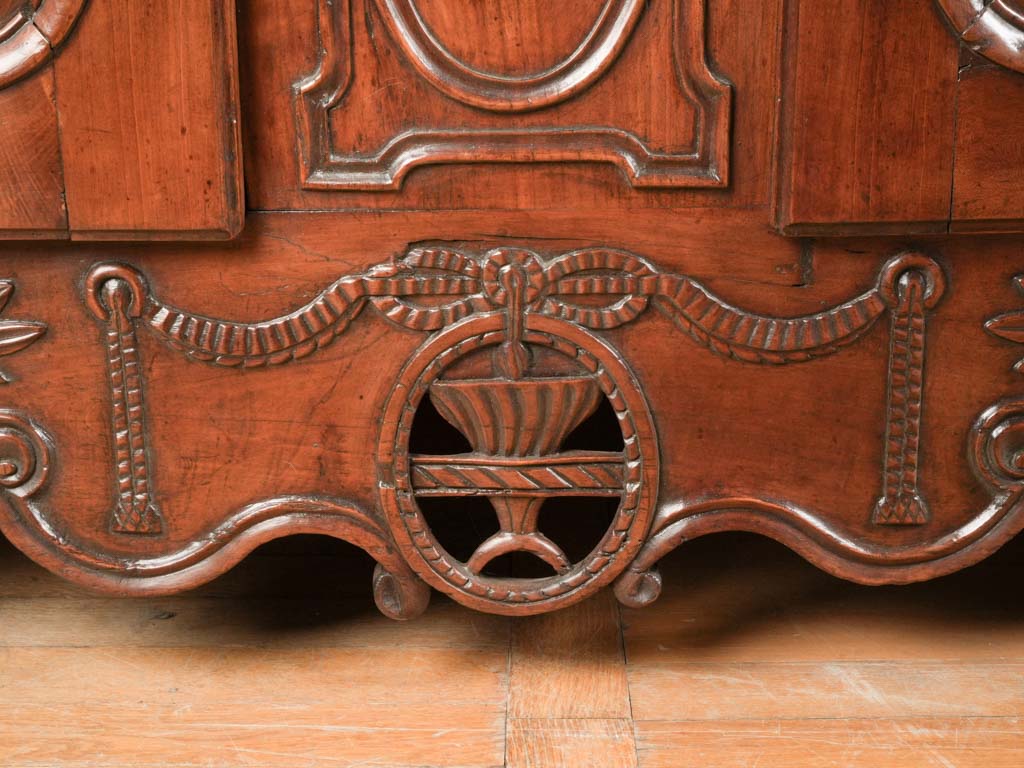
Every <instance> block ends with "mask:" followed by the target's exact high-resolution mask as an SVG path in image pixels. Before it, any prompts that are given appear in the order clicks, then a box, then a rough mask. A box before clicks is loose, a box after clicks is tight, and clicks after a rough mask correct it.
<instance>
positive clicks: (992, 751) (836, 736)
mask: <svg viewBox="0 0 1024 768" xmlns="http://www.w3.org/2000/svg"><path fill="white" fill-rule="evenodd" d="M637 742H638V744H637V748H638V753H639V757H640V768H751V766H759V767H760V766H786V768H860V767H861V766H871V768H1019V766H1021V765H1024V721H1022V720H1019V719H1017V718H974V719H972V718H955V719H907V718H894V719H891V720H846V719H842V720H760V721H732V722H727V723H721V722H706V723H664V722H641V723H637Z"/></svg>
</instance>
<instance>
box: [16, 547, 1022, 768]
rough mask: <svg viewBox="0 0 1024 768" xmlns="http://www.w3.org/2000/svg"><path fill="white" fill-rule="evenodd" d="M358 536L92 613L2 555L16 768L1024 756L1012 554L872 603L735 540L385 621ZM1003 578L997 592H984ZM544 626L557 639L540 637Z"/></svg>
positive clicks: (475, 767)
mask: <svg viewBox="0 0 1024 768" xmlns="http://www.w3.org/2000/svg"><path fill="white" fill-rule="evenodd" d="M353 554H354V552H353V550H351V549H350V548H349V547H348V546H347V545H344V544H338V543H335V542H332V541H330V540H325V539H316V538H299V539H293V540H288V541H282V542H277V543H275V544H273V545H269V546H267V547H265V548H263V549H261V550H259V551H258V552H256V553H255V554H254V555H252V556H251V557H250V558H248V559H247V560H246V561H245V562H244V563H242V564H241V565H240V566H239V567H238V568H237V569H235V570H234V571H232V572H230V573H229V574H227V575H225V576H224V577H222V578H220V579H218V580H216V581H214V582H212V583H211V584H209V585H207V586H206V587H204V588H203V589H201V590H199V591H197V592H195V593H192V594H189V595H185V596H180V597H174V598H156V599H142V600H112V599H104V598H96V597H95V596H93V595H91V594H89V593H86V592H83V591H81V590H80V589H78V588H76V587H73V586H70V585H68V584H67V583H66V582H64V581H61V580H59V579H57V578H56V577H54V576H52V575H50V574H48V573H47V572H45V571H43V570H42V569H40V568H39V567H38V566H36V565H34V564H32V563H31V562H29V561H28V560H27V559H26V558H24V556H22V555H21V554H20V553H18V552H17V551H16V550H14V549H13V548H12V547H10V546H9V545H8V544H6V543H2V544H0V686H2V690H3V693H4V695H3V697H2V700H0V756H2V759H3V764H4V765H5V766H10V768H29V766H38V765H40V764H42V765H47V766H49V767H50V768H71V767H72V766H73V767H74V768H101V766H102V768H127V766H134V767H139V766H142V767H144V768H164V767H165V766H172V765H173V766H201V765H211V764H216V765H218V766H226V767H230V766H295V765H304V766H311V767H312V766H317V767H319V766H334V765H339V766H362V765H368V764H369V765H386V766H392V767H393V768H406V767H408V768H413V767H415V768H428V767H430V768H433V767H435V766H436V767H437V768H442V767H443V768H451V766H461V767H463V768H484V767H487V768H497V767H498V766H507V767H508V768H520V767H523V766H529V768H590V767H591V766H609V768H624V767H629V766H637V767H638V768H668V767H669V766H671V768H691V766H692V768H701V767H702V766H715V768H746V767H747V766H750V765H753V764H756V765H759V766H780V767H781V766H787V767H788V766H793V765H796V766H830V767H831V766H836V767H837V768H838V767H840V766H843V767H845V766H851V765H864V764H866V763H870V764H871V765H878V766H885V767H887V768H897V767H899V768H903V767H904V766H909V767H910V768H933V767H934V766H949V765H955V766H958V767H959V766H967V768H975V767H977V768H983V767H987V766H997V768H1011V767H1012V766H1016V765H1018V764H1019V762H1020V760H1021V759H1022V758H1024V715H1022V710H1024V676H1022V674H1021V670H1022V669H1024V644H1022V642H1021V640H1020V638H1021V637H1022V636H1024V633H1022V629H1024V613H1022V612H1021V610H1020V607H1019V604H1018V601H1017V600H1016V599H1015V596H1014V592H1013V589H1012V587H1011V586H1010V585H1012V584H1013V583H1015V580H1016V579H1017V578H1018V577H1019V575H1020V573H1021V570H1022V568H1024V549H1022V547H1021V545H1020V544H1018V543H1016V542H1015V543H1013V544H1011V545H1009V546H1008V547H1007V548H1006V549H1004V550H1003V551H1002V552H1001V553H999V554H998V555H997V556H995V557H994V558H992V559H990V560H989V561H986V563H984V564H983V565H980V566H978V567H977V568H975V569H971V570H969V571H965V572H963V573H961V574H957V575H955V576H952V577H948V578H946V579H941V580H938V581H934V582H929V583H928V584H922V585H916V586H912V587H901V588H896V587H886V588H867V587H858V586H855V585H851V584H848V583H844V582H841V581H838V580H836V579H834V578H832V577H829V576H827V575H825V574H822V573H821V572H819V571H817V570H816V569H814V568H813V567H811V566H809V565H807V564H806V563H804V562H803V561H801V560H800V559H799V558H798V557H796V556H795V555H793V554H791V553H788V552H786V551H785V550H784V549H783V548H781V547H779V546H777V545H775V544H771V543H769V542H766V541H764V540H761V539H756V538H753V537H748V536H743V535H738V534H730V535H726V536H721V537H710V538H708V539H706V540H703V541H700V542H694V543H693V544H692V545H691V546H690V548H689V549H688V550H686V552H685V555H684V554H683V553H676V554H675V555H673V556H670V557H669V558H668V560H667V561H666V563H665V565H664V571H665V574H666V576H667V577H668V579H667V587H666V590H665V594H664V595H663V597H662V599H661V602H660V603H659V605H658V607H657V609H656V610H643V611H635V610H628V609H619V608H617V607H616V604H615V603H614V601H613V600H612V599H611V596H610V595H608V594H603V595H600V596H598V597H597V598H595V599H594V600H591V601H589V602H587V603H584V604H582V605H580V606H578V607H576V608H570V609H567V610H565V611H561V612H559V613H556V614H552V615H550V616H544V617H535V618H530V619H525V620H512V619H506V618H500V617H490V616H487V615H484V614H478V613H475V612H473V611H469V610H466V609H464V608H461V607H458V606H456V605H454V604H453V603H450V602H448V601H446V600H438V601H435V604H434V605H433V606H432V607H431V608H430V609H429V610H428V612H427V613H426V615H425V616H423V617H422V618H421V619H420V620H419V621H417V622H413V623H410V624H404V625H403V624H396V623H394V622H391V621H389V620H388V619H385V618H383V617H381V616H379V615H378V614H377V612H376V611H375V609H374V608H373V605H372V602H371V601H370V599H369V596H368V595H367V594H366V592H365V590H361V589H353V585H354V584H357V583H359V582H360V581H362V580H363V579H365V578H368V570H369V560H368V559H366V558H361V557H352V555H353ZM993 584H1004V585H1007V586H1006V587H1004V588H995V589H994V588H992V585H993ZM541 633H543V636H541Z"/></svg>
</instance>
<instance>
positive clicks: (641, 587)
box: [615, 568, 661, 608]
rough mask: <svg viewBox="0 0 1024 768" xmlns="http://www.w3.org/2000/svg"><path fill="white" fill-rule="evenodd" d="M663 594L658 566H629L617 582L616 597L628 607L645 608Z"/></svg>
mask: <svg viewBox="0 0 1024 768" xmlns="http://www.w3.org/2000/svg"><path fill="white" fill-rule="evenodd" d="M660 594H661V574H660V573H659V572H658V569H657V568H650V569H649V570H641V571H637V570H633V569H632V568H629V569H627V570H626V572H625V573H623V574H622V575H621V576H620V577H619V578H618V580H617V581H616V582H615V597H616V598H618V600H619V602H620V603H622V604H623V605H624V606H626V607H627V608H644V607H646V606H648V605H650V604H651V603H653V602H654V601H655V600H657V599H658V596H659V595H660Z"/></svg>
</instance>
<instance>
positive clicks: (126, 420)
mask: <svg viewBox="0 0 1024 768" xmlns="http://www.w3.org/2000/svg"><path fill="white" fill-rule="evenodd" d="M131 299H132V290H131V286H130V285H129V284H128V282H126V281H125V280H120V279H116V278H115V279H111V280H107V281H106V282H105V283H104V284H103V287H102V301H103V303H104V304H105V305H106V306H105V309H106V310H107V311H108V312H109V317H108V318H107V323H108V326H107V334H106V340H107V364H108V369H109V373H110V385H111V389H110V391H111V395H112V399H113V427H114V450H115V453H116V458H117V493H118V499H117V506H116V508H115V509H114V513H113V520H112V522H111V528H112V530H114V531H117V532H119V533H136V534H154V533H160V532H161V531H162V530H163V517H162V516H161V514H160V510H159V509H158V508H157V506H156V504H155V503H154V502H153V499H152V495H151V491H150V485H149V462H148V459H147V456H146V433H145V426H144V424H143V403H142V375H141V372H140V371H139V352H138V341H137V339H136V336H135V323H134V321H133V320H132V318H131V317H130V316H129V312H128V307H129V302H130V301H131Z"/></svg>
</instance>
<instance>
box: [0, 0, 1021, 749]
mask: <svg viewBox="0 0 1024 768" xmlns="http://www.w3.org/2000/svg"><path fill="white" fill-rule="evenodd" d="M840 6H841V7H839V8H837V9H836V10H835V11H834V12H832V13H822V11H821V9H820V8H818V7H817V6H815V5H814V4H812V3H806V2H802V1H801V2H794V3H791V4H789V6H788V9H789V13H788V14H787V15H786V18H785V19H783V18H782V6H781V3H778V2H771V1H770V0H768V1H766V2H763V3H757V4H755V7H753V8H752V7H751V6H750V4H749V3H739V2H735V1H734V0H715V1H714V2H711V1H710V0H652V2H647V3H641V2H636V1H635V0H612V1H610V2H607V3H601V2H591V1H590V0H573V1H572V2H571V3H570V4H569V5H568V9H569V10H567V11H566V12H567V13H570V14H571V15H570V17H569V19H567V20H566V21H565V23H564V24H560V25H555V23H554V22H553V20H552V19H551V18H549V16H548V15H546V13H545V9H546V6H545V4H543V3H540V2H532V1H531V2H523V3H515V4H511V3H499V2H490V1H489V0H488V2H481V3H476V2H473V3H469V2H463V1H462V0H429V1H428V0H341V1H339V2H317V3H311V4H308V6H306V7H301V8H300V7H298V6H297V5H296V4H295V3H285V2H277V1H276V0H275V1H272V2H266V3H258V4H256V3H254V4H246V5H243V7H242V8H241V10H242V12H243V13H242V15H241V17H240V18H241V19H243V23H242V27H241V30H240V31H239V33H238V42H239V57H240V58H239V66H240V71H241V75H242V82H243V84H244V96H243V97H242V98H241V102H240V103H241V110H242V112H241V114H243V115H244V118H245V124H246V129H245V137H246V138H245V152H246V159H247V164H248V168H247V173H248V179H249V183H248V184H249V185H248V189H247V194H248V197H249V202H250V206H251V208H252V211H251V212H250V215H249V216H248V225H247V227H246V228H245V230H244V231H243V232H241V233H240V234H239V236H238V237H237V238H236V239H234V240H232V241H231V242H226V243H205V244H201V243H191V244H189V243H183V242H172V243H162V244H161V243H152V242H146V241H151V240H154V239H160V238H169V239H181V240H188V239H195V238H204V237H205V238H209V239H212V238H218V237H228V236H230V235H232V234H234V233H235V231H236V230H237V229H238V228H239V227H240V226H241V221H242V220H241V207H242V202H241V201H242V194H241V189H240V184H241V176H240V172H239V169H238V167H237V163H238V157H239V156H238V153H237V144H236V139H237V135H238V115H239V114H240V113H239V112H237V111H235V108H236V106H237V104H236V101H237V100H236V93H235V86H234V79H233V77H234V56H235V51H234V41H235V31H234V26H233V24H234V20H233V16H232V15H231V13H230V4H229V3H223V2H217V3H215V2H209V3H206V4H200V5H199V6H197V7H194V8H190V11H189V13H188V14H184V13H183V12H182V11H181V10H180V9H178V8H177V7H171V6H170V5H166V4H159V3H158V4H155V5H154V4H143V5H139V4H131V3H124V2H120V1H119V0H95V2H93V3H90V4H89V6H88V7H87V9H86V11H85V13H84V14H83V15H82V17H81V18H80V19H79V21H78V24H77V27H76V31H75V33H74V34H73V35H72V36H71V37H70V38H69V39H68V40H67V41H66V42H65V44H64V46H63V47H62V49H61V50H60V51H59V52H58V53H57V54H56V56H55V58H54V59H53V63H52V64H44V65H43V68H41V69H37V70H36V71H34V72H33V73H31V74H27V75H25V76H23V77H22V78H21V79H20V80H19V82H18V83H16V84H15V85H13V86H12V87H11V88H9V89H7V90H5V91H0V96H3V97H4V98H10V99H11V100H12V101H13V100H15V99H18V98H28V97H25V96H23V95H21V96H19V94H23V93H29V92H31V89H33V88H36V89H37V88H39V87H42V86H45V84H46V82H47V81H46V80H45V79H44V78H46V77H48V76H53V77H54V78H55V79H54V82H55V83H56V89H55V91H53V98H52V99H51V100H49V101H48V102H47V103H46V104H44V105H43V106H46V105H47V104H48V105H49V107H50V108H51V111H50V112H45V111H43V112H39V109H41V107H39V106H37V107H36V108H35V111H33V112H31V113H29V118H30V119H27V120H25V121H24V123H22V122H19V121H13V122H12V123H11V124H12V125H14V126H15V127H17V128H18V131H17V132H16V134H17V135H16V137H15V138H16V139H17V141H18V142H24V140H25V134H26V132H27V131H30V130H31V127H32V126H33V125H35V124H36V123H34V122H33V120H38V121H39V123H38V124H39V125H40V126H43V127H46V126H51V127H52V123H51V122H49V121H48V118H47V115H50V117H53V116H55V117H56V118H57V119H58V125H59V127H60V136H59V138H60V142H59V150H60V152H61V153H62V154H61V159H60V161H59V163H58V162H55V161H53V160H52V157H53V156H54V155H53V149H54V148H55V145H54V144H53V143H52V142H51V143H48V144H46V143H44V145H43V146H42V147H41V154H40V155H39V158H38V160H33V161H32V162H26V156H25V155H24V154H23V153H22V152H20V151H12V152H9V153H7V155H6V157H8V163H9V164H10V165H12V167H13V166H14V165H15V164H16V163H21V167H24V168H25V169H26V170H25V171H24V176H25V178H26V180H31V179H34V180H35V181H34V182H33V184H34V186H32V187H31V188H27V189H26V193H25V194H24V195H20V194H17V193H15V194H10V193H8V194H6V196H0V201H4V204H5V205H6V207H7V209H9V210H11V211H14V212H17V211H18V210H20V209H19V206H21V207H22V208H23V209H24V210H25V211H26V214H24V215H22V214H17V215H15V214H12V215H13V216H14V220H13V223H12V224H11V226H10V229H11V230H12V231H13V230H14V229H19V228H20V231H22V232H25V233H36V234H38V233H45V232H47V231H52V232H55V233H60V232H61V227H62V226H63V224H62V219H60V218H59V217H58V218H53V217H52V216H53V213H54V211H57V212H59V211H60V209H59V208H55V207H53V200H54V199H55V198H56V196H57V195H58V194H59V192H60V188H61V187H60V183H59V178H60V177H59V176H58V175H54V174H57V173H58V172H59V171H60V170H61V169H62V170H63V184H64V185H65V186H66V197H67V208H68V215H67V216H68V218H67V224H66V230H67V232H69V233H70V237H71V239H72V240H75V239H79V240H81V239H91V240H103V239H105V240H135V241H138V242H134V243H132V242H127V243H110V242H108V243H99V242H93V243H74V242H72V243H67V244H59V245H55V244H49V245H47V244H42V243H34V244H33V243H28V242H25V243H20V244H17V245H9V246H5V247H4V249H3V255H4V259H3V265H4V266H3V271H0V278H2V279H3V280H4V282H3V283H2V284H0V292H2V296H0V298H2V300H3V306H2V307H0V308H2V309H3V310H4V319H3V320H2V321H0V353H3V354H5V355H9V356H10V359H9V361H8V360H5V366H4V374H5V376H6V377H7V378H10V379H11V382H10V383H9V384H8V385H7V386H6V387H5V388H4V390H3V394H4V396H3V397H0V500H2V502H3V503H2V504H0V529H2V531H3V533H4V534H5V535H6V536H7V537H8V538H10V539H11V541H13V542H14V543H15V545H16V546H18V547H19V548H20V549H22V550H23V551H24V552H26V553H27V554H28V555H29V556H31V557H32V558H34V559H35V560H37V561H38V562H40V563H42V564H43V565H45V566H46V567H48V568H50V569H51V570H53V571H55V572H57V573H60V574H62V575H63V576H65V577H67V578H69V579H72V580H74V581H77V582H79V583H81V584H85V585H87V586H90V587H93V588H96V589H99V590H103V591H106V592H108V593H112V594H115V595H160V594H169V593H173V592H177V591H180V590H183V589H187V588H190V587H194V586H197V585H199V584H201V583H204V582H206V581H209V580H210V579H212V578H214V577H215V576H217V575H219V574H221V573H223V572H224V571H225V570H227V569H229V568H230V567H232V566H233V565H235V564H236V563H237V562H238V561H239V560H240V559H241V558H243V557H244V556H245V555H246V554H247V553H248V552H250V551H251V550H252V549H253V548H254V547H256V546H257V545H260V544H262V543H264V542H267V541H269V540H271V539H274V538H277V537H281V536H285V535H289V534H295V533H322V534H328V535H331V536H336V537H338V538H342V539H344V540H346V541H349V542H351V543H353V544H355V545H357V546H359V547H361V548H363V549H365V550H366V551H367V552H369V553H370V555H371V556H372V557H373V558H374V560H375V561H376V563H377V568H376V571H375V574H374V576H373V579H372V582H373V583H372V588H373V592H374V596H375V598H376V600H377V603H378V605H379V606H380V608H381V610H382V611H384V613H386V614H387V615H389V616H393V617H396V618H410V617H412V616H415V615H416V614H418V613H420V612H421V611H423V610H424V609H425V607H426V605H427V600H428V597H429V588H430V587H433V588H436V589H438V590H440V591H442V592H444V593H446V594H448V595H450V596H451V597H452V598H453V599H455V600H457V601H459V602H461V603H463V604H465V605H467V606H470V607H472V608H474V609H478V610H482V611H489V612H493V613H500V614H508V615H528V614H536V613H543V612H546V611H551V610H554V609H556V608H563V607H567V606H570V605H572V604H575V603H578V602H580V601H583V600H584V599H586V598H587V597H590V596H592V595H594V594H595V593H597V592H598V591H599V590H600V589H601V588H602V587H604V586H610V585H614V588H615V594H616V595H617V596H618V598H619V599H620V600H621V601H623V602H624V603H626V604H628V605H631V606H641V605H646V604H648V603H650V602H651V601H652V600H653V599H654V598H655V597H657V595H658V593H659V591H660V590H661V586H662V583H661V576H660V575H659V573H658V571H657V563H658V561H659V559H661V558H662V557H663V556H664V555H665V554H666V553H667V552H668V551H670V550H672V549H674V548H675V547H677V546H679V545H681V544H683V543H684V542H686V541H688V540H690V539H692V538H695V537H698V536H702V535H705V534H708V533H715V532H720V531H726V530H744V531H752V532H756V533H759V534H763V535H766V536H769V537H772V538H775V539H777V540H779V541H781V542H783V543H784V544H786V545H787V546H789V547H791V548H792V549H794V550H796V551H797V552H799V553H800V554H801V555H803V556H804V557H806V558H807V559H808V560H810V561H811V562H813V563H814V564H816V565H817V566H819V567H821V568H822V569H825V570H827V571H829V572H831V573H834V574H837V575H840V576H842V577H844V578H847V579H851V580H854V581H859V582H863V583H869V584H881V583H905V582H911V581H918V580H922V579H929V578H932V577H935V576H938V575H941V574H945V573H949V572H952V571H954V570H957V569H960V568H963V567H965V566H967V565H970V564H972V563H975V562H977V561H979V560H981V559H982V558H984V557H986V556H987V555H989V554H991V553H992V552H993V551H994V550H995V549H997V548H998V547H999V546H1001V545H1002V544H1003V543H1005V542H1006V541H1007V540H1008V539H1010V538H1011V537H1012V536H1014V535H1015V534H1016V533H1017V532H1018V531H1019V530H1020V529H1021V528H1022V527H1024V501H1022V497H1024V461H1022V459H1021V457H1022V456H1024V427H1022V426H1021V425H1022V424H1024V390H1022V387H1024V382H1021V381H1020V380H1019V374H1018V373H1017V372H1016V371H1015V370H1014V362H1015V361H1016V360H1017V359H1018V358H1019V352H1016V351H1015V350H1014V349H1013V344H1014V343H1020V342H1021V341H1022V340H1024V322H1022V321H1021V317H1022V310H1021V306H1019V302H1022V299H1021V297H1020V296H1019V295H1018V294H1017V293H1015V288H1016V289H1017V290H1018V291H1019V289H1020V286H1021V280H1020V279H1018V278H1017V276H1018V275H1021V274H1024V262H1022V256H1024V241H1022V240H1021V239H1020V238H1019V237H1018V238H1015V237H1012V236H1002V237H996V236H981V235H972V236H966V235H957V234H949V230H950V228H951V227H952V228H954V229H957V228H973V229H975V230H977V229H980V228H985V229H994V228H999V227H1002V228H1004V229H1013V228H1014V227H1015V226H1016V224H1015V223H1014V222H1015V221H1016V220H1017V219H1019V218H1020V216H1019V213H1015V210H1017V208H1016V207H1015V206H1018V205H1019V200H1018V198H1019V193H1020V191H1021V190H1020V185H1019V178H1018V176H1019V174H1016V175H1015V172H1014V171H1015V169H1016V170H1019V169H1020V167H1021V166H1024V157H1020V153H1019V151H1018V150H1019V146H1018V145H1019V142H1016V143H1015V137H1016V134H1015V132H1014V128H1015V126H1016V125H1018V124H1019V119H1016V121H1015V118H1019V115H1013V114H1011V113H1010V112H1009V111H1008V110H1010V108H1011V107H1012V106H1014V105H1016V104H1019V103H1020V100H1019V99H1017V98H1016V97H1017V95H1018V94H1017V90H1018V89H1019V79H1020V77H1021V75H1020V74H1019V73H1016V72H1011V71H1009V70H996V69H995V68H994V67H995V64H991V63H988V62H987V61H986V62H985V63H984V64H979V63H978V61H977V60H976V57H975V54H973V53H970V52H966V53H962V52H961V48H960V43H959V42H958V39H957V36H956V35H954V34H951V30H950V29H949V27H948V25H946V24H945V23H944V22H943V21H942V18H941V16H940V11H939V9H938V8H937V7H935V6H934V5H933V4H931V3H930V2H919V3H917V2H915V3H909V2H908V3H881V2H875V0H845V1H844V2H843V3H841V4H840ZM225 41H227V42H225ZM101 42H102V45H101ZM961 61H963V62H966V63H969V64H970V66H968V67H966V68H959V64H960V63H961ZM783 63H784V64H785V66H784V67H783V66H782V64H783ZM783 70H784V71H783ZM18 89H28V90H25V91H20V90H18ZM44 92H45V90H44ZM780 100H781V108H780V106H779V104H780ZM1000 120H1001V121H1002V122H1001V123H1000V124H999V125H995V126H992V127H989V126H990V125H991V122H992V121H1000ZM24 126H28V128H26V127H24ZM48 135H51V136H52V134H48ZM22 145H23V144H18V145H17V146H22ZM17 146H16V147H15V150H16V149H17ZM773 153H775V154H773ZM3 157H4V155H0V159H3ZM47 174H50V175H49V176H48V175H47ZM40 178H43V179H47V178H48V179H51V180H52V179H57V180H58V181H55V182H53V183H52V184H51V186H49V187H46V186H44V185H42V183H41V182H40V181H38V179H40ZM32 190H35V192H32ZM772 190H775V192H776V193H777V197H776V199H775V203H776V205H775V207H774V208H773V204H772V203H773V197H772ZM16 192H17V190H16ZM43 192H46V193H47V194H46V195H44V194H42V193H43ZM29 193H32V194H35V197H32V194H29ZM33 201H34V202H33ZM29 212H31V214H32V215H31V216H29V215H28V213H29ZM33 216H34V217H36V218H35V219H33V218H32V217H33ZM47 216H50V217H51V218H47ZM39 222H42V223H39ZM993 222H995V224H993ZM780 224H781V228H782V229H783V231H784V232H788V233H790V234H792V233H803V234H808V233H815V234H818V235H820V237H819V238H818V239H815V240H811V239H796V238H792V237H786V236H785V235H784V234H780V233H779V232H778V231H777V229H778V227H779V225H780ZM855 232H861V233H863V232H871V233H872V236H870V237H869V236H861V237H859V238H858V239H850V238H849V237H846V238H843V237H840V235H846V236H849V235H851V234H853V233H855ZM880 233H885V234H886V235H887V236H881V234H880ZM1018 367H1019V366H1018ZM456 534H457V535H456ZM524 706H525V705H524ZM595 717H598V715H595ZM600 717H604V715H601V716H600ZM609 717H611V718H612V719H615V718H616V717H618V715H609ZM524 734H526V735H525V736H524V738H526V737H527V736H528V734H527V733H526V731H524Z"/></svg>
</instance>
